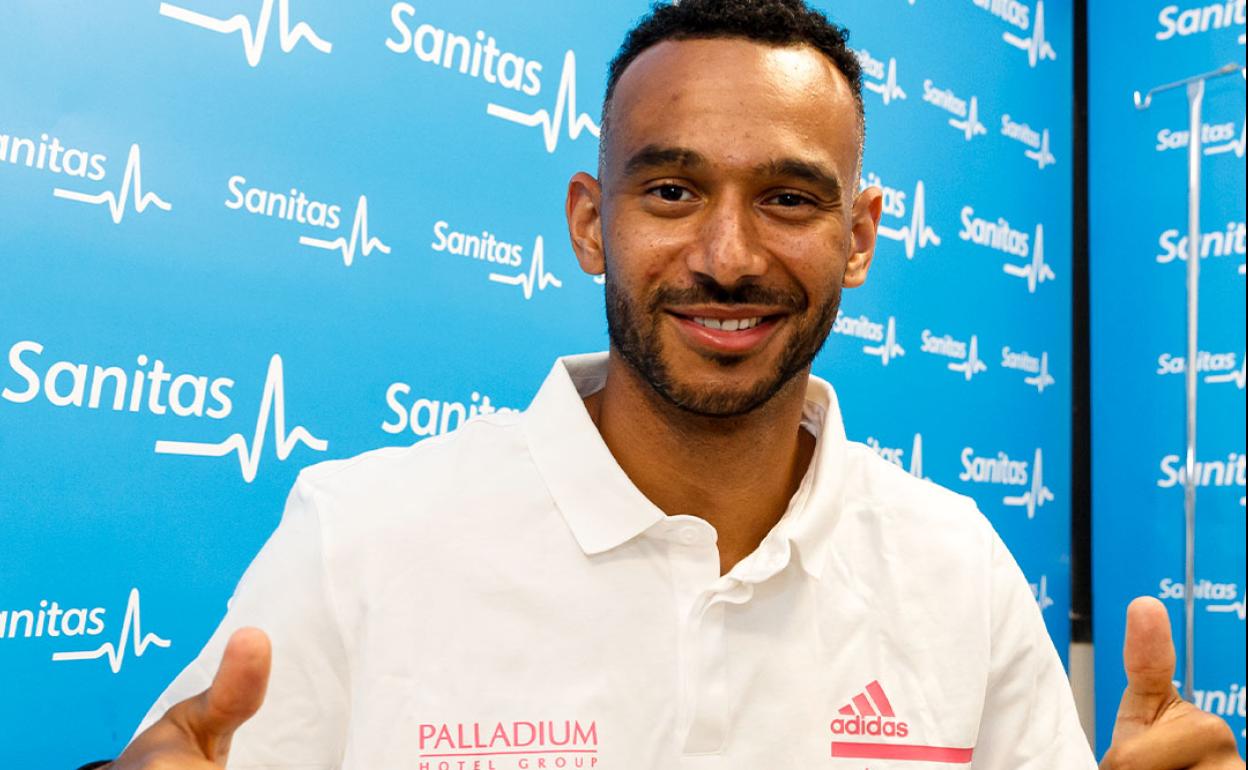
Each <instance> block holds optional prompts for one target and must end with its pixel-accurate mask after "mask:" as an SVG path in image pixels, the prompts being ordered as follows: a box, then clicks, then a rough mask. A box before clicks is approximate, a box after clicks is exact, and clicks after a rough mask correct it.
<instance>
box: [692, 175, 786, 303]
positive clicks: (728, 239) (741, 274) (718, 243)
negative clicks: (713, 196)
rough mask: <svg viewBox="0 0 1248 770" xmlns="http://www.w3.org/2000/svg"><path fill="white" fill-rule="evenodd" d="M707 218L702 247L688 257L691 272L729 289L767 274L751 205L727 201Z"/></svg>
mask: <svg viewBox="0 0 1248 770" xmlns="http://www.w3.org/2000/svg"><path fill="white" fill-rule="evenodd" d="M704 216H705V219H704V220H703V222H702V226H701V228H700V232H699V238H698V243H697V244H696V245H695V246H694V248H693V249H692V250H691V251H690V253H689V256H688V260H687V264H688V267H689V269H690V271H692V272H693V273H694V274H695V275H698V276H699V277H701V278H703V279H706V280H710V281H714V282H715V283H717V284H719V285H720V286H724V287H727V288H731V287H733V286H736V285H737V284H740V283H743V282H748V281H750V280H752V279H755V278H758V277H760V276H762V275H763V273H765V272H766V270H767V259H766V257H765V255H764V252H763V249H762V247H761V244H760V243H759V238H758V230H757V228H756V224H755V222H754V220H753V217H752V211H751V207H750V205H749V204H748V203H746V202H743V201H734V200H730V199H728V198H727V197H725V198H723V199H721V200H719V201H718V202H717V205H715V206H713V207H711V208H709V209H708V210H707V211H706V212H705V214H704Z"/></svg>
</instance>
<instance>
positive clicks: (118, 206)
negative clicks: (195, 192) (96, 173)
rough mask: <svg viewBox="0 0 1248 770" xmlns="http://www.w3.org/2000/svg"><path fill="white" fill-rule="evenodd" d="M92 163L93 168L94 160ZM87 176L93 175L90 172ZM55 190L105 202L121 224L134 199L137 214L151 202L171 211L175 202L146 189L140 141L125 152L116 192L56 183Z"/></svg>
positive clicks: (98, 203)
mask: <svg viewBox="0 0 1248 770" xmlns="http://www.w3.org/2000/svg"><path fill="white" fill-rule="evenodd" d="M101 157H102V156H101ZM94 159H95V158H94V156H93V158H92V160H93V161H94ZM92 166H93V169H94V163H93V164H92ZM88 178H89V179H90V178H93V177H92V176H88ZM52 194H53V195H55V196H56V197H57V198H64V199H65V200H71V201H77V202H78V203H86V204H88V205H91V206H106V207H107V208H108V212H109V215H110V216H111V217H112V220H113V224H115V225H119V224H121V220H122V218H123V217H125V215H126V210H127V209H126V204H127V203H129V202H132V203H133V205H134V212H135V213H136V214H142V213H143V212H144V211H145V210H146V209H147V207H148V206H155V207H156V208H158V209H160V210H162V211H169V210H170V209H172V208H173V206H172V204H170V203H169V202H168V201H166V200H165V199H164V198H161V197H160V196H159V195H157V194H156V193H153V192H144V190H143V161H142V157H141V150H140V149H139V145H137V144H132V145H130V154H129V155H127V156H126V168H125V170H124V171H123V172H122V175H121V183H120V185H119V186H118V189H117V191H116V192H114V191H113V190H105V191H103V192H96V193H89V192H83V191H81V190H69V189H66V188H63V187H57V188H54V189H53V190H52Z"/></svg>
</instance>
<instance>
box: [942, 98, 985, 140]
mask: <svg viewBox="0 0 1248 770" xmlns="http://www.w3.org/2000/svg"><path fill="white" fill-rule="evenodd" d="M949 125H951V126H953V127H954V128H956V129H958V130H959V131H961V132H962V136H964V137H966V141H968V142H969V141H971V140H972V139H974V138H975V137H977V136H979V135H980V134H986V133H988V129H987V128H985V127H984V124H983V123H980V122H979V97H978V96H972V97H971V107H970V109H969V110H968V111H967V113H966V119H965V120H958V119H957V118H949Z"/></svg>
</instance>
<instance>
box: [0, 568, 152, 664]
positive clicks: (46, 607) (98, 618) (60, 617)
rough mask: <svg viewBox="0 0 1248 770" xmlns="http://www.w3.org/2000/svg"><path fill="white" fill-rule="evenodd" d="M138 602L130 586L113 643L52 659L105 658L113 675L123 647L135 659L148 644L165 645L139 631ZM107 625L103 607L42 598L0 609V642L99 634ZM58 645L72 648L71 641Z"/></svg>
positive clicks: (136, 591)
mask: <svg viewBox="0 0 1248 770" xmlns="http://www.w3.org/2000/svg"><path fill="white" fill-rule="evenodd" d="M139 602H140V598H139V589H137V588H131V589H130V596H129V599H128V600H127V602H126V610H125V614H124V615H123V617H122V620H121V627H120V628H119V629H118V637H117V641H116V642H111V641H110V642H104V643H102V644H100V645H99V646H97V647H95V648H93V649H89V650H69V651H60V652H54V653H52V660H53V661H55V662H62V661H71V660H96V659H98V658H105V659H107V660H108V664H109V668H110V669H111V670H112V672H113V673H114V674H116V673H120V671H121V667H122V665H123V664H124V663H125V658H126V651H127V649H131V650H133V652H134V656H135V657H136V658H137V657H142V655H143V653H144V652H146V651H147V649H148V647H150V646H152V645H155V646H156V647H168V646H169V645H170V642H169V640H168V639H164V638H161V637H160V636H157V635H156V634H151V633H147V634H145V633H143V624H142V617H141V612H140V607H139ZM107 627H108V610H107V609H105V608H104V607H62V606H61V605H60V603H59V602H56V601H49V600H47V599H43V600H41V601H40V602H39V606H38V608H37V609H19V610H0V643H3V642H4V641H5V640H6V639H18V638H21V639H31V638H56V639H76V638H77V637H99V636H100V635H101V634H103V633H104V632H105V631H106V630H107ZM61 644H62V645H64V646H71V647H72V646H74V644H75V642H69V641H67V642H61ZM128 645H129V647H127V646H128Z"/></svg>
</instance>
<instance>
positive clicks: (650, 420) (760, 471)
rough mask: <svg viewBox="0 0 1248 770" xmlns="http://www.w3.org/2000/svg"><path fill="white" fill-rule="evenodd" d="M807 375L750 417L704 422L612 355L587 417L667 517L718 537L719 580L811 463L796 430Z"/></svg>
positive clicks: (767, 527) (805, 440) (809, 444)
mask: <svg viewBox="0 0 1248 770" xmlns="http://www.w3.org/2000/svg"><path fill="white" fill-rule="evenodd" d="M808 376H809V371H807V372H804V373H801V374H798V375H797V376H795V377H793V379H792V380H790V381H789V382H788V383H786V384H785V385H784V387H783V388H781V390H780V392H778V393H777V394H776V395H775V396H773V397H772V398H771V399H770V400H769V401H768V402H767V403H766V404H764V405H762V406H761V407H759V408H758V409H755V410H754V411H752V412H750V413H749V414H745V415H739V416H734V417H708V416H704V415H697V414H692V413H689V412H686V411H684V410H682V409H680V408H678V407H676V406H675V405H673V404H671V403H670V402H668V401H667V400H666V399H664V398H663V397H662V396H660V395H659V394H658V393H656V392H655V391H654V389H653V388H651V387H650V385H649V384H647V383H646V382H645V381H644V380H642V379H641V378H640V377H638V376H637V374H636V372H634V371H633V369H632V367H630V366H629V365H628V364H627V363H625V362H624V361H623V360H621V359H620V357H619V356H618V355H616V354H615V353H614V351H613V352H612V353H611V356H610V358H609V360H608V364H607V381H606V385H605V386H604V387H603V388H602V390H600V391H598V392H597V393H595V394H593V395H591V396H590V397H589V398H587V399H585V406H586V409H588V411H589V414H590V417H591V418H592V419H593V421H594V423H595V424H596V425H597V426H598V430H599V432H600V433H601V434H602V438H603V441H604V442H605V443H606V445H607V447H608V448H609V449H610V450H611V454H612V455H614V457H615V460H616V462H618V463H619V464H620V467H621V468H622V469H623V470H624V472H625V473H626V474H627V475H628V477H629V479H630V480H631V481H632V482H633V484H634V485H636V487H637V488H638V489H639V490H640V491H641V492H642V494H644V495H645V496H646V497H647V498H649V499H650V501H651V502H653V503H654V504H655V505H656V506H658V508H659V509H660V510H662V511H663V512H664V513H666V514H668V515H669V516H674V515H678V514H685V515H689V516H697V517H698V518H701V519H704V520H706V521H707V522H709V523H710V524H711V525H712V526H713V527H715V529H716V531H717V532H718V533H719V540H718V546H719V556H720V573H721V574H723V573H726V572H727V571H728V570H730V569H731V568H732V566H733V565H734V564H736V563H737V562H738V561H740V560H741V559H742V558H744V557H745V556H747V555H748V554H750V553H751V552H752V551H754V549H755V548H757V547H758V544H759V543H760V542H762V539H763V537H765V536H766V535H767V533H768V532H769V531H771V528H772V527H773V526H775V524H776V522H777V521H779V519H780V517H781V516H783V515H784V512H785V510H786V509H787V508H788V505H789V500H790V499H791V498H792V497H793V494H794V493H795V492H796V491H797V488H798V486H799V485H800V484H801V480H802V476H803V475H805V472H806V467H807V466H808V465H809V464H810V458H811V456H812V455H813V454H814V445H815V439H814V437H813V436H811V435H810V434H809V433H807V432H806V431H803V430H802V429H801V419H802V407H803V404H804V402H805V397H806V381H807V377H808Z"/></svg>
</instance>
